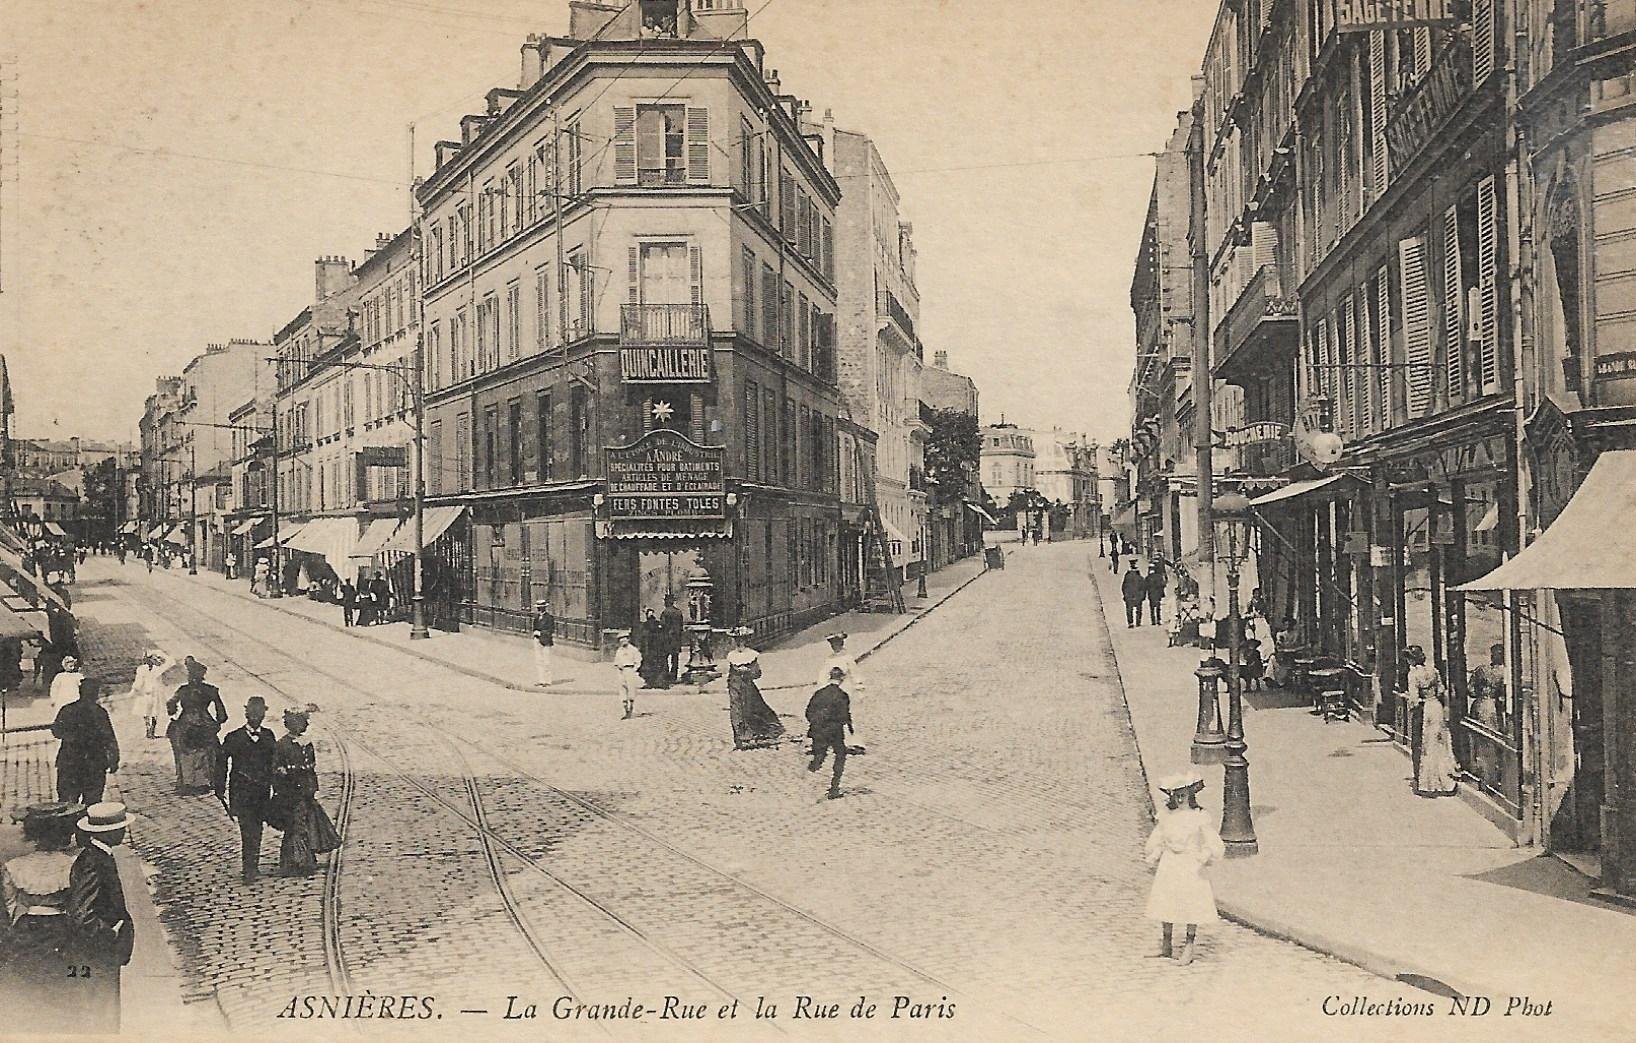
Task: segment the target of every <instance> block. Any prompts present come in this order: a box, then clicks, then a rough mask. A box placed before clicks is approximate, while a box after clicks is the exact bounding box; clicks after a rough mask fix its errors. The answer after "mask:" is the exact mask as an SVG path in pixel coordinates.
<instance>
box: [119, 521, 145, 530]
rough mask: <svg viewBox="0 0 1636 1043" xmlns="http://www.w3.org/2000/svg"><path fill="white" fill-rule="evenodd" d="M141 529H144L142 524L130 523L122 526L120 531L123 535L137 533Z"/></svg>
mask: <svg viewBox="0 0 1636 1043" xmlns="http://www.w3.org/2000/svg"><path fill="white" fill-rule="evenodd" d="M141 527H142V523H141V522H134V521H128V522H126V523H125V524H124V525H121V526H120V527H119V531H120V532H122V533H132V532H136V531H137V530H138V529H140V528H141Z"/></svg>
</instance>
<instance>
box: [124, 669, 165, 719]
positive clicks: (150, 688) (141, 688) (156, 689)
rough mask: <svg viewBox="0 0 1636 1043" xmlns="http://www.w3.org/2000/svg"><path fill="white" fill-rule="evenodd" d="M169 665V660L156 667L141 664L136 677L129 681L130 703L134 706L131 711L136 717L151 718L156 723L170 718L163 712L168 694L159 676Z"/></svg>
mask: <svg viewBox="0 0 1636 1043" xmlns="http://www.w3.org/2000/svg"><path fill="white" fill-rule="evenodd" d="M170 665H171V664H170V660H169V659H164V660H161V661H160V663H159V665H158V666H153V665H150V664H148V663H143V664H142V665H141V666H139V667H137V668H136V676H135V677H134V678H132V680H131V701H132V702H133V703H134V704H135V705H134V707H133V708H132V709H133V712H134V713H135V714H136V716H138V717H152V718H153V719H154V720H156V721H161V720H164V719H165V718H166V717H168V716H170V715H169V714H168V713H166V711H165V703H166V701H168V700H169V699H170V693H169V692H167V691H165V684H164V681H163V679H162V676H161V675H163V674H164V672H165V671H166V670H168V669H170Z"/></svg>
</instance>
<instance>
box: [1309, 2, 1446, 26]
mask: <svg viewBox="0 0 1636 1043" xmlns="http://www.w3.org/2000/svg"><path fill="white" fill-rule="evenodd" d="M1458 21H1459V18H1458V12H1457V11H1456V10H1455V0H1336V3H1335V28H1336V29H1337V30H1338V31H1340V32H1343V33H1365V32H1368V31H1370V30H1371V29H1407V28H1409V27H1411V26H1416V25H1453V24H1455V23H1456V22H1458Z"/></svg>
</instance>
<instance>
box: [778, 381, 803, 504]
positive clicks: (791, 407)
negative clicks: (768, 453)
mask: <svg viewBox="0 0 1636 1043" xmlns="http://www.w3.org/2000/svg"><path fill="white" fill-rule="evenodd" d="M782 434H783V438H781V439H780V440H779V444H778V457H779V459H778V471H779V473H780V474H781V475H783V478H784V484H785V485H786V486H788V487H790V488H791V489H796V488H800V485H801V479H800V477H799V476H798V475H797V474H796V471H795V465H796V459H797V456H796V446H795V443H796V441H797V440H798V439H799V432H798V431H797V430H796V427H795V399H793V398H786V399H785V400H784V429H783V431H782Z"/></svg>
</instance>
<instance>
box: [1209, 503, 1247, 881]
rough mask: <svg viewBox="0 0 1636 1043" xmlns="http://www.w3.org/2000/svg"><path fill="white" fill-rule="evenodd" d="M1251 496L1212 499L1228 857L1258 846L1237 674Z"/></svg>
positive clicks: (1224, 828)
mask: <svg viewBox="0 0 1636 1043" xmlns="http://www.w3.org/2000/svg"><path fill="white" fill-rule="evenodd" d="M1249 511H1250V501H1249V499H1248V498H1247V497H1246V496H1244V495H1243V494H1242V493H1236V492H1233V493H1227V494H1226V495H1224V496H1220V497H1217V498H1216V500H1215V502H1214V503H1213V504H1212V510H1211V521H1212V524H1213V525H1215V526H1216V527H1217V529H1218V536H1219V537H1225V538H1224V539H1219V540H1218V542H1217V544H1216V549H1217V551H1218V552H1219V551H1225V552H1226V553H1225V555H1224V556H1225V557H1226V559H1227V561H1226V565H1227V760H1226V762H1225V763H1224V766H1223V767H1224V771H1223V780H1222V787H1221V840H1222V843H1224V844H1225V845H1226V846H1227V856H1228V857H1229V858H1234V857H1240V858H1241V857H1243V856H1245V855H1253V854H1255V853H1256V852H1257V850H1259V849H1258V847H1257V845H1256V839H1255V823H1254V822H1253V821H1252V820H1251V818H1250V762H1249V760H1248V759H1247V758H1246V757H1245V756H1244V752H1245V750H1246V749H1248V746H1247V745H1246V744H1245V742H1244V683H1243V680H1242V679H1241V678H1240V677H1239V652H1240V645H1241V643H1242V639H1243V631H1244V619H1243V617H1242V616H1240V615H1239V609H1238V579H1239V564H1240V561H1241V559H1242V558H1243V556H1244V555H1245V554H1247V553H1248V551H1249V533H1248V531H1247V528H1246V526H1247V525H1248V519H1249Z"/></svg>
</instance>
